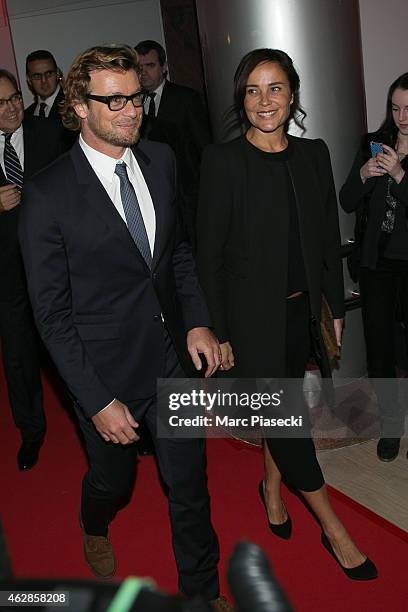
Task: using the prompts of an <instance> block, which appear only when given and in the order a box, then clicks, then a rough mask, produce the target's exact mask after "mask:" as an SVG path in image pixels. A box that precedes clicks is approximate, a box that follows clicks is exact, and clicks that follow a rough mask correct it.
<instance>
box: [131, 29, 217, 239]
mask: <svg viewBox="0 0 408 612" xmlns="http://www.w3.org/2000/svg"><path fill="white" fill-rule="evenodd" d="M135 50H136V51H137V54H138V60H139V67H140V80H141V84H142V87H143V89H145V90H146V91H147V92H148V94H149V95H148V97H147V99H146V102H145V105H144V110H145V114H146V117H147V121H145V122H144V125H145V129H146V132H147V133H145V132H144V131H143V127H142V136H143V137H147V138H148V139H149V140H155V141H159V142H166V143H167V144H169V145H170V146H171V147H172V149H173V151H174V153H175V155H176V159H177V165H178V171H179V174H180V177H179V179H180V190H181V193H180V195H181V202H180V205H181V211H180V212H181V218H182V221H183V225H184V229H185V231H186V233H187V236H188V238H189V240H190V242H191V244H192V246H193V248H195V243H196V237H195V217H196V209H197V198H198V184H199V175H200V163H201V155H202V152H203V149H204V148H205V147H206V146H207V145H208V144H209V143H210V142H211V134H210V127H209V121H208V115H207V112H206V109H205V106H204V104H203V101H202V99H201V96H200V94H199V93H198V92H197V91H194V90H193V89H191V88H189V87H183V86H181V85H176V84H175V83H172V82H170V81H168V80H167V78H166V77H167V62H166V52H165V50H164V49H163V47H162V46H161V45H160V44H159V43H158V42H156V41H154V40H144V41H142V42H140V43H138V44H137V45H136V47H135Z"/></svg>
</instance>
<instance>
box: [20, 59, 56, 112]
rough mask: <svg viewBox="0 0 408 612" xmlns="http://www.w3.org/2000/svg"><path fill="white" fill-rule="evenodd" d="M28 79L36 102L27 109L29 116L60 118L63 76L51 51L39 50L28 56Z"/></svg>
mask: <svg viewBox="0 0 408 612" xmlns="http://www.w3.org/2000/svg"><path fill="white" fill-rule="evenodd" d="M26 77H27V84H28V87H29V88H30V91H31V92H32V93H33V94H34V98H35V99H34V102H33V103H32V104H30V106H28V107H27V108H26V111H25V112H26V115H27V116H34V117H43V118H48V117H50V118H52V117H54V118H57V119H58V118H60V112H59V103H60V102H62V101H63V100H64V92H63V89H62V86H61V81H62V74H61V70H60V69H59V68H58V66H57V62H56V61H55V58H54V56H53V55H52V53H50V51H46V50H44V49H39V50H38V51H33V52H32V53H29V55H27V59H26Z"/></svg>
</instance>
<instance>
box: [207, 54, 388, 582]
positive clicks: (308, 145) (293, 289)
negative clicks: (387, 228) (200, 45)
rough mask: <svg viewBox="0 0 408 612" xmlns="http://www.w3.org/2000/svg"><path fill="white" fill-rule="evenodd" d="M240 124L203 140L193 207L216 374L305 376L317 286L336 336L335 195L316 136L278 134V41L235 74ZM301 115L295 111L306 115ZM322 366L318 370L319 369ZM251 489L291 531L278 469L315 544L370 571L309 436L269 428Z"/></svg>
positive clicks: (285, 119)
mask: <svg viewBox="0 0 408 612" xmlns="http://www.w3.org/2000/svg"><path fill="white" fill-rule="evenodd" d="M234 84H235V89H234V98H235V110H236V112H237V114H238V116H239V119H240V123H241V125H242V127H243V128H244V129H245V134H244V135H242V136H240V137H239V138H237V139H235V140H233V141H231V142H228V143H225V144H220V145H212V146H210V147H208V148H207V149H206V150H205V153H204V158H203V163H202V172H201V190H200V191H201V193H200V201H199V209H198V230H197V231H198V254H197V259H198V270H199V275H200V279H201V283H202V286H203V289H204V292H205V294H206V298H207V302H208V305H209V307H210V311H211V314H212V318H213V322H214V327H215V333H216V334H217V336H218V338H219V341H220V345H221V350H222V365H221V369H222V370H223V371H224V372H226V373H227V372H229V371H230V370H231V368H233V370H232V372H231V376H233V377H237V378H281V377H288V378H297V379H299V378H300V379H302V378H303V376H304V373H305V369H306V364H307V362H308V359H309V356H310V351H311V320H312V319H313V334H314V336H316V335H317V336H318V344H319V347H318V348H319V350H320V352H321V354H322V356H323V359H322V361H323V363H324V364H326V367H327V370H328V371H329V364H328V360H327V355H326V354H325V349H324V346H323V342H322V339H321V335H320V331H319V324H318V322H319V318H320V310H321V299H322V294H323V295H324V296H325V298H326V300H327V302H328V303H329V305H330V307H331V309H332V312H333V315H334V318H335V328H336V335H337V339H338V343H340V338H341V330H342V323H343V315H344V290H343V279H342V267H341V259H340V235H339V228H338V213H337V202H336V196H335V190H334V184H333V178H332V171H331V165H330V158H329V153H328V150H327V147H326V145H325V144H324V142H323V141H321V140H306V139H302V138H295V137H292V136H290V135H289V134H288V133H287V129H288V125H289V122H290V120H291V119H294V120H295V122H296V123H297V124H298V125H300V126H301V127H303V125H302V122H301V121H299V119H298V115H299V112H301V113H302V111H301V109H300V106H299V84H300V82H299V76H298V74H297V72H296V70H295V68H294V67H293V64H292V60H291V59H290V57H289V56H288V55H287V54H286V53H284V52H283V51H279V50H275V49H257V50H255V51H251V52H250V53H248V54H247V55H245V57H244V58H243V59H242V60H241V63H240V64H239V66H238V69H237V71H236V73H235V78H234ZM303 115H304V113H303ZM326 373H327V372H326ZM264 448H265V479H264V480H263V481H261V483H260V484H259V494H260V497H261V499H262V502H263V504H264V506H265V509H266V512H267V516H268V523H269V527H270V529H271V531H272V532H273V533H274V534H275V535H277V536H280V537H282V538H284V539H288V538H289V537H290V535H291V527H292V524H291V519H290V517H289V515H288V513H287V511H286V508H285V505H284V502H283V500H282V497H281V478H282V475H283V476H285V477H286V478H287V479H288V480H289V481H290V482H291V483H292V484H293V485H294V486H295V487H296V488H297V489H299V490H300V492H301V493H302V495H303V496H304V498H305V499H306V501H307V502H308V504H309V505H310V506H311V508H312V509H313V511H314V512H315V514H316V516H317V517H318V519H319V521H320V523H321V525H322V543H323V545H324V546H325V547H326V549H327V550H328V551H329V553H330V554H331V555H332V556H333V557H334V558H335V560H336V561H337V562H338V563H339V565H340V566H341V568H342V569H343V571H344V572H345V573H346V575H347V576H348V577H350V578H352V579H357V580H368V579H372V578H375V577H376V576H377V572H376V568H375V566H374V564H373V563H372V562H371V561H370V560H369V559H368V558H367V557H366V556H365V555H364V554H363V553H361V552H360V551H359V550H358V548H357V547H356V545H355V544H354V542H353V541H352V539H351V538H350V536H349V534H348V533H347V531H346V529H345V527H344V526H343V524H342V523H341V521H340V519H339V518H338V517H337V516H336V514H335V513H334V511H333V509H332V507H331V505H330V503H329V500H328V497H327V492H326V487H325V484H324V479H323V475H322V472H321V469H320V466H319V464H318V462H317V458H316V452H315V448H314V444H313V442H312V440H311V438H310V436H307V437H303V438H291V439H287V438H286V439H279V438H271V437H269V438H268V437H266V440H265V443H264Z"/></svg>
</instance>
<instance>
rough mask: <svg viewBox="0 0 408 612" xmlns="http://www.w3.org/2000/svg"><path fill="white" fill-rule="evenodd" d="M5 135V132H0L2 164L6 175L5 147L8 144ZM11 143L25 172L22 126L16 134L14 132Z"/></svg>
mask: <svg viewBox="0 0 408 612" xmlns="http://www.w3.org/2000/svg"><path fill="white" fill-rule="evenodd" d="M4 133H5V132H1V131H0V163H1V167H2V169H3V172H4V174H6V171H5V169H4V145H5V143H6V139H5V137H4V136H3V134H4ZM10 142H11V144H12V145H13V147H14V149H15V151H16V153H17V157H18V159H19V160H20V164H21V167H22V168H23V170H24V139H23V126H22V125H20V127H19V128H18V129H17V130H16V131H15V132H13V134H12V135H11V138H10Z"/></svg>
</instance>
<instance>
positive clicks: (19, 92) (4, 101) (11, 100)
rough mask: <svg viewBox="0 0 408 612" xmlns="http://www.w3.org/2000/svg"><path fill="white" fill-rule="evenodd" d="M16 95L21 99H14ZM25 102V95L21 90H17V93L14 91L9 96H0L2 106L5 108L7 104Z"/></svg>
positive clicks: (0, 105)
mask: <svg viewBox="0 0 408 612" xmlns="http://www.w3.org/2000/svg"><path fill="white" fill-rule="evenodd" d="M15 96H18V97H19V98H20V99H19V100H14V101H13V98H14V97H15ZM22 102H23V96H22V94H21V91H16V92H15V93H13V94H12V95H11V96H10V97H9V98H7V99H6V98H0V108H3V107H5V106H6V104H21V103H22Z"/></svg>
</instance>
